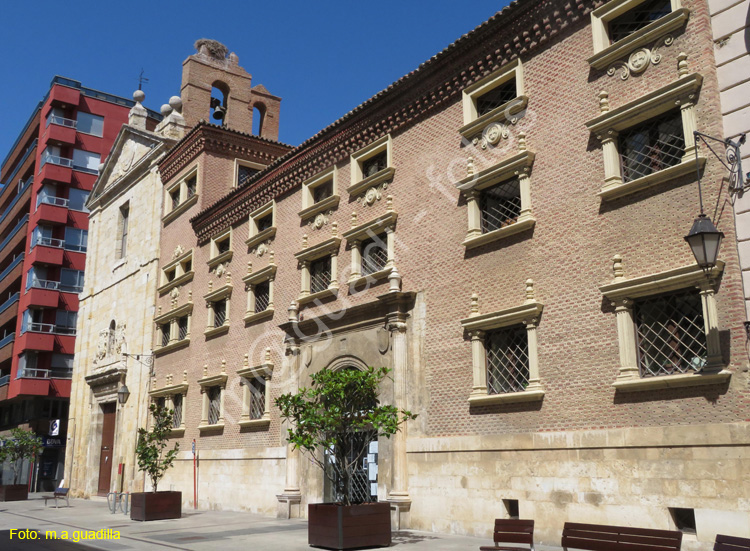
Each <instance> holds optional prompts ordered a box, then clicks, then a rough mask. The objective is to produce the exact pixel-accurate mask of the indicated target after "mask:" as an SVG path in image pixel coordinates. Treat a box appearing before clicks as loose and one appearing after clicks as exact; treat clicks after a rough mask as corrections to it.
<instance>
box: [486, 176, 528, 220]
mask: <svg viewBox="0 0 750 551" xmlns="http://www.w3.org/2000/svg"><path fill="white" fill-rule="evenodd" d="M479 210H480V212H481V216H482V233H489V232H491V231H495V230H498V229H500V228H504V227H505V226H509V225H511V224H514V223H515V222H517V221H518V217H519V216H520V215H521V184H520V182H519V181H518V180H517V179H513V180H508V181H507V182H503V183H501V184H498V185H496V186H492V187H490V188H485V189H483V190H482V191H481V194H480V199H479Z"/></svg>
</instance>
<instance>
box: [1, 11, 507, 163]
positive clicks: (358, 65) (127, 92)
mask: <svg viewBox="0 0 750 551" xmlns="http://www.w3.org/2000/svg"><path fill="white" fill-rule="evenodd" d="M506 4H507V0H497V1H488V0H479V1H476V2H459V3H457V2H455V1H447V0H430V1H427V0H412V1H409V0H402V1H400V2H397V1H395V0H383V1H381V2H377V3H369V2H352V1H348V2H340V1H329V2H301V1H297V0H287V1H285V2H273V3H272V2H257V1H254V0H250V1H244V2H240V1H232V0H227V1H225V2H197V1H192V0H188V1H184V2H161V1H152V2H150V3H143V2H117V3H115V2H109V1H102V0H98V1H95V2H94V1H70V2H60V1H59V0H57V1H54V2H52V1H48V0H41V1H34V2H32V1H29V0H26V1H22V2H11V1H3V2H2V15H3V19H4V20H5V21H6V22H13V23H11V24H9V25H6V26H5V29H4V33H3V39H4V43H5V54H4V55H3V56H2V61H0V67H1V68H2V74H3V75H6V76H10V75H12V77H10V78H6V79H4V82H3V85H2V86H0V99H2V103H3V105H5V109H2V110H0V156H1V157H4V156H5V154H6V153H7V152H8V149H9V148H10V146H11V145H12V143H13V141H14V140H15V138H16V136H17V135H18V133H19V132H20V130H21V129H22V128H23V125H24V124H25V123H26V120H27V119H28V117H29V115H30V113H31V111H32V109H33V108H34V107H35V106H36V104H37V102H38V101H39V100H40V99H41V98H42V96H43V95H44V94H45V92H46V91H47V89H48V87H49V83H50V80H51V79H52V77H53V76H54V75H56V74H59V75H62V76H66V77H70V78H73V79H76V80H79V81H81V83H82V84H83V85H84V86H87V87H89V88H95V89H99V90H102V91H105V92H109V93H113V94H117V95H120V96H125V97H128V98H130V97H132V92H133V91H134V90H136V89H137V87H138V75H139V73H140V71H141V68H143V69H144V71H145V76H146V77H147V78H148V79H149V82H148V83H147V84H145V85H144V91H145V92H146V101H145V104H146V106H147V107H150V108H152V109H155V110H159V107H160V106H161V105H162V104H163V103H166V102H167V101H168V99H169V97H170V96H172V95H176V94H179V88H180V79H181V72H182V61H183V60H184V59H185V58H186V57H187V56H189V55H191V54H192V53H194V51H195V50H194V49H193V43H194V42H195V40H197V39H198V38H211V39H214V40H219V41H220V42H223V43H224V44H226V46H227V47H228V48H229V49H230V51H233V52H235V53H236V54H237V55H238V56H239V59H240V65H242V66H243V67H244V68H245V69H246V70H247V71H248V72H250V74H252V75H253V85H256V84H263V85H264V86H266V88H268V90H269V91H270V92H271V93H273V94H276V95H279V96H281V97H282V98H283V100H282V103H281V117H280V124H281V128H280V136H279V139H280V140H281V141H284V142H287V143H290V144H292V145H297V144H299V143H300V142H302V141H304V140H305V139H306V138H308V137H310V136H311V135H313V134H315V133H316V132H317V131H319V130H320V129H322V128H324V127H325V126H327V125H328V124H330V123H331V122H333V121H334V120H336V119H337V118H339V117H340V116H342V115H344V114H345V113H346V112H348V111H349V110H351V109H352V108H354V107H355V106H357V105H358V104H360V103H362V102H363V101H364V100H366V99H367V98H369V97H370V96H372V95H374V94H375V93H377V92H378V91H380V90H382V89H383V88H385V87H387V86H388V85H389V84H390V83H392V82H393V81H394V80H397V79H398V78H400V77H401V76H403V75H404V74H406V73H408V72H409V71H412V70H414V69H415V68H416V67H417V66H418V65H419V64H420V63H422V62H423V61H425V60H427V59H428V58H430V57H431V56H432V55H434V54H436V53H437V52H439V51H440V50H442V49H443V48H445V47H446V46H447V45H448V44H450V43H451V42H453V41H454V40H456V39H457V38H459V37H460V36H461V35H462V34H464V33H466V32H468V31H470V30H471V29H473V28H474V27H476V26H477V25H479V24H480V23H482V22H483V21H485V20H486V19H488V18H489V17H491V16H492V15H493V14H494V13H495V12H496V11H498V10H499V9H501V8H502V7H503V6H504V5H506Z"/></svg>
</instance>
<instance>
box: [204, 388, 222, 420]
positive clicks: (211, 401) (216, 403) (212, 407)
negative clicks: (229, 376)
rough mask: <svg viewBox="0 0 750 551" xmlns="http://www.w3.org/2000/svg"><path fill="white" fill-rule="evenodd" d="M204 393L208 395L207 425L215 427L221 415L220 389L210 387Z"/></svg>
mask: <svg viewBox="0 0 750 551" xmlns="http://www.w3.org/2000/svg"><path fill="white" fill-rule="evenodd" d="M206 392H207V393H208V424H209V425H216V424H217V423H218V422H219V417H220V413H221V387H219V386H212V387H209V388H208V390H207V391H206Z"/></svg>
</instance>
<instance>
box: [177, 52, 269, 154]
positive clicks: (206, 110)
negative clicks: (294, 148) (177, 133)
mask: <svg viewBox="0 0 750 551" xmlns="http://www.w3.org/2000/svg"><path fill="white" fill-rule="evenodd" d="M195 49H196V50H198V52H197V53H195V54H193V55H191V56H190V57H188V58H187V59H186V60H185V61H184V62H183V63H182V86H181V88H180V95H181V97H182V103H183V111H182V114H183V116H184V117H185V122H186V123H187V125H188V126H190V127H192V126H195V125H196V124H198V122H199V121H200V120H201V119H203V120H206V121H209V122H211V123H214V124H223V125H224V126H226V127H227V128H231V129H233V130H238V131H240V132H246V133H248V134H252V133H253V116H254V113H255V116H258V117H260V121H258V122H259V124H258V126H259V130H258V134H259V135H260V136H261V137H263V138H268V139H270V140H278V138H279V109H280V104H281V98H279V97H277V96H274V95H272V94H271V93H270V92H268V90H266V89H265V88H264V87H263V86H262V85H258V86H256V87H255V88H252V85H251V83H252V76H251V75H250V73H248V72H247V71H245V69H243V68H242V67H240V66H239V58H238V57H237V54H235V53H234V52H232V53H229V49H228V48H227V47H226V46H224V45H223V44H221V43H220V42H217V41H215V40H208V39H201V40H198V41H196V43H195Z"/></svg>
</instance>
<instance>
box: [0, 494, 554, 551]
mask: <svg viewBox="0 0 750 551" xmlns="http://www.w3.org/2000/svg"><path fill="white" fill-rule="evenodd" d="M11 529H16V530H17V529H30V530H35V531H38V532H40V534H39V535H38V539H36V540H31V539H18V536H17V534H14V537H13V539H10V530H11ZM106 529H111V530H113V531H114V530H117V531H119V532H120V539H108V540H82V541H80V542H79V543H76V542H75V541H74V537H75V536H76V535H78V534H81V533H83V532H85V531H99V530H106ZM48 530H54V531H55V532H56V533H57V535H58V539H57V540H53V539H49V540H47V539H45V534H46V532H47V531H48ZM63 531H67V533H68V537H69V539H68V540H62V539H61V538H62V537H63V534H62V532H63ZM79 537H80V536H79ZM488 544H491V542H490V541H488V540H486V539H482V538H473V537H468V536H453V535H446V534H436V533H432V532H417V531H401V532H398V533H394V535H393V544H392V547H395V548H399V549H401V550H402V551H421V550H427V549H430V550H433V551H444V550H449V549H450V550H467V551H468V550H473V551H476V550H478V549H479V546H480V545H488ZM92 548H93V549H106V550H111V551H127V550H146V549H149V550H151V549H188V550H195V551H203V550H206V551H208V550H211V551H213V550H216V549H220V550H221V551H232V550H234V549H238V550H240V549H241V550H243V551H245V550H251V551H282V550H283V551H303V550H304V551H309V550H310V549H311V548H310V547H309V546H308V545H307V521H306V520H303V519H292V520H279V519H275V518H271V517H264V516H260V515H254V514H251V513H243V512H235V511H193V510H186V511H183V516H182V518H181V519H175V520H157V521H151V522H136V521H131V520H130V518H129V517H128V516H126V515H123V514H122V513H119V512H118V513H117V514H115V515H113V514H112V513H110V512H109V509H108V508H107V503H106V501H104V500H84V499H71V500H70V507H65V506H64V503H63V506H61V507H60V508H59V509H55V507H54V505H53V502H52V501H50V502H49V503H48V505H47V507H45V506H44V501H43V500H42V499H41V498H40V497H39V496H34V494H32V495H31V496H30V498H29V500H28V501H16V502H7V503H0V549H2V550H3V551H16V550H33V551H46V550H50V551H52V550H58V551H75V550H87V549H92ZM536 548H537V549H538V550H540V551H554V550H559V549H560V548H555V547H544V546H537V547H536Z"/></svg>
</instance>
